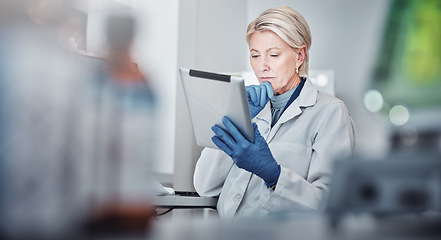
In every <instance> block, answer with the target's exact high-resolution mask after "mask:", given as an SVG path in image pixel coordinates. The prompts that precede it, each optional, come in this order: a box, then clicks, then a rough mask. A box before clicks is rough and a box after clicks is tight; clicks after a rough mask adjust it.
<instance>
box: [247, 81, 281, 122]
mask: <svg viewBox="0 0 441 240" xmlns="http://www.w3.org/2000/svg"><path fill="white" fill-rule="evenodd" d="M245 90H246V92H247V97H248V107H249V108H250V115H251V118H254V117H255V116H257V114H259V112H260V111H262V109H263V108H264V107H265V105H266V103H267V102H268V101H269V100H270V99H271V98H272V97H273V96H274V90H273V87H272V86H271V83H269V82H264V83H262V84H260V85H250V86H246V87H245Z"/></svg>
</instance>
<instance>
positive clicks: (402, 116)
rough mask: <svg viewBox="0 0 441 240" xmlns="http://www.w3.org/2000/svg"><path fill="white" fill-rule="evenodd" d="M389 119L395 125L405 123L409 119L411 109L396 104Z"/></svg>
mask: <svg viewBox="0 0 441 240" xmlns="http://www.w3.org/2000/svg"><path fill="white" fill-rule="evenodd" d="M389 119H390V121H391V122H392V123H393V124H395V125H398V126H401V125H404V124H406V123H407V121H409V110H408V109H407V108H406V107H405V106H403V105H396V106H394V107H393V108H392V109H391V110H390V112H389Z"/></svg>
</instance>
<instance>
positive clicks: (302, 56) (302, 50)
mask: <svg viewBox="0 0 441 240" xmlns="http://www.w3.org/2000/svg"><path fill="white" fill-rule="evenodd" d="M306 48H307V47H306V46H305V45H303V46H302V48H299V52H298V53H297V62H296V67H300V66H301V65H302V64H303V61H305V57H306V51H307V49H306Z"/></svg>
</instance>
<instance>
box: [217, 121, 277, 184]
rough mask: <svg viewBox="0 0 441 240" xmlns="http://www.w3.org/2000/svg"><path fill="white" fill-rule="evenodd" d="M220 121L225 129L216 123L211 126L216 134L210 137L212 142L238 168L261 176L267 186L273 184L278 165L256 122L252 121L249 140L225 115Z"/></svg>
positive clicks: (275, 181) (275, 180)
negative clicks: (251, 140) (251, 132)
mask: <svg viewBox="0 0 441 240" xmlns="http://www.w3.org/2000/svg"><path fill="white" fill-rule="evenodd" d="M222 123H223V124H224V126H225V128H226V129H222V128H221V127H219V126H218V125H215V126H213V127H212V128H211V129H212V130H213V132H214V133H215V134H216V135H215V136H213V137H212V138H211V139H212V141H213V142H214V144H216V146H218V147H219V148H220V149H221V150H222V151H224V152H225V153H226V154H228V155H229V156H230V157H231V158H232V159H233V161H234V163H235V164H236V165H237V166H238V167H239V168H242V169H245V170H247V171H249V172H252V173H254V174H256V175H257V176H259V177H260V178H262V179H263V180H264V181H265V184H266V185H267V187H270V186H273V185H275V184H276V183H277V180H278V179H279V175H280V165H279V164H277V162H276V160H275V159H274V157H273V155H272V153H271V150H270V149H269V147H268V144H267V143H266V141H265V139H264V138H263V137H262V135H261V134H260V132H259V129H258V128H257V125H256V123H253V128H254V142H249V141H248V140H247V139H246V138H245V137H244V136H243V135H242V134H241V133H240V132H239V130H238V129H237V127H236V126H234V124H233V123H232V122H231V121H230V119H228V118H227V117H224V118H223V119H222Z"/></svg>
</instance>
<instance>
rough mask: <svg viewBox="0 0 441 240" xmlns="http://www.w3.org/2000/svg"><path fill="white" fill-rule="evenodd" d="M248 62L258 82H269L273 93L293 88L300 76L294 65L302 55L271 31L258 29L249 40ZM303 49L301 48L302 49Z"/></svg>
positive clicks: (297, 63)
mask: <svg viewBox="0 0 441 240" xmlns="http://www.w3.org/2000/svg"><path fill="white" fill-rule="evenodd" d="M249 48H250V62H251V67H252V68H253V70H254V74H255V75H256V77H257V79H258V80H259V82H260V83H263V82H270V83H271V85H272V87H273V89H274V94H275V95H280V94H282V93H285V92H287V91H289V90H291V89H292V88H294V87H295V86H296V85H297V84H298V83H299V82H300V77H299V75H298V74H297V73H296V67H297V66H300V65H301V64H302V63H303V57H302V56H301V55H302V53H303V52H302V53H301V54H298V53H297V52H296V51H295V50H294V49H293V48H291V46H289V45H288V44H287V43H286V42H285V41H283V40H282V39H281V38H280V37H279V36H278V35H277V34H275V33H274V32H271V31H258V32H255V33H253V34H252V35H251V37H250V41H249ZM302 50H303V49H302Z"/></svg>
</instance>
